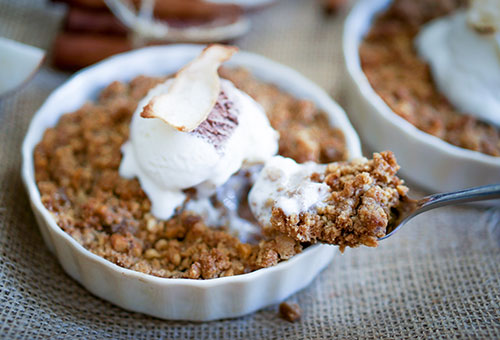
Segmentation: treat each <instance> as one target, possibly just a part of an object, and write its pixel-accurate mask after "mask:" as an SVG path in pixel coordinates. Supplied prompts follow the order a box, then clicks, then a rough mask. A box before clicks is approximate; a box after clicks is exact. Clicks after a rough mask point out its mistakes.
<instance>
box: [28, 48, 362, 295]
mask: <svg viewBox="0 0 500 340" xmlns="http://www.w3.org/2000/svg"><path fill="white" fill-rule="evenodd" d="M179 48H182V49H186V50H191V52H193V57H194V56H195V55H197V54H198V53H199V52H200V51H201V49H202V48H204V46H202V45H193V44H173V45H168V46H152V47H146V48H142V49H138V50H134V51H130V52H125V53H122V54H117V55H115V56H112V57H110V58H107V59H105V60H103V61H101V62H99V63H97V64H94V65H92V66H89V67H87V68H85V69H82V70H81V71H79V72H77V73H75V74H74V75H73V76H71V77H70V78H69V79H68V80H66V81H65V82H64V83H63V84H61V85H60V86H59V87H57V88H56V89H55V90H54V91H53V92H52V93H51V94H50V95H49V97H47V99H46V100H45V101H44V103H43V104H42V106H41V107H40V108H39V109H38V111H37V112H36V113H35V115H34V116H33V118H32V120H31V122H30V124H29V128H28V130H27V133H26V135H25V138H24V140H23V144H22V150H21V151H22V167H21V175H22V178H23V182H24V185H25V187H26V190H27V192H28V196H29V198H30V201H31V203H32V206H33V208H34V209H37V210H38V211H39V212H40V213H41V215H42V216H43V218H44V219H45V221H46V222H47V224H48V225H49V226H50V228H52V230H53V231H54V232H56V233H57V234H58V235H59V236H62V237H63V238H64V239H65V240H66V241H67V242H69V244H70V245H71V246H72V247H73V248H74V249H75V250H76V251H77V252H78V253H79V254H80V255H82V256H85V257H86V258H88V259H90V260H92V261H94V262H96V263H98V264H100V265H104V266H106V267H108V268H109V269H112V270H115V271H117V272H119V273H121V274H123V275H126V276H129V277H133V278H136V279H138V280H142V281H150V282H152V283H161V284H165V285H184V286H193V287H200V288H207V287H211V286H214V285H219V284H230V283H240V282H245V281H249V280H252V279H254V278H257V277H259V276H261V275H265V274H267V273H270V272H274V271H282V270H286V269H287V268H289V267H291V266H293V265H294V263H295V262H296V261H297V260H298V257H299V256H301V255H302V254H304V253H307V252H309V251H311V250H312V249H313V248H316V247H320V246H325V247H327V246H328V245H320V244H317V245H311V246H309V247H307V248H306V249H305V250H304V251H303V252H302V253H300V254H297V255H295V256H293V257H292V258H290V259H288V260H286V261H282V262H280V263H278V264H277V265H275V266H272V267H268V268H261V269H258V270H255V271H252V272H250V273H246V274H240V275H234V276H229V277H222V278H214V279H205V280H193V279H184V278H162V277H156V276H153V275H150V274H145V273H141V272H138V271H135V270H132V269H127V268H123V267H120V266H118V265H117V264H115V263H113V262H111V261H108V260H106V259H105V258H103V257H100V256H98V255H96V254H94V253H92V252H91V251H90V250H88V249H86V248H85V247H83V246H82V245H81V244H80V243H78V242H77V241H76V240H75V239H74V238H73V237H71V235H69V234H68V233H66V232H65V231H64V230H63V229H62V228H61V227H59V226H58V225H57V223H56V221H55V219H54V218H53V216H52V215H51V213H50V212H49V211H48V210H47V208H45V206H44V205H43V204H42V201H41V199H40V192H39V191H38V186H37V185H36V182H35V177H34V164H33V152H34V148H35V147H36V145H37V144H38V143H39V142H40V140H41V138H42V137H43V136H40V138H36V137H33V135H35V134H36V133H37V132H39V131H40V128H39V125H40V124H41V122H42V121H43V118H44V113H45V111H44V110H45V107H47V106H48V105H49V104H50V101H51V100H52V98H54V97H56V95H57V93H58V92H59V91H62V90H63V89H64V88H65V87H66V86H68V85H69V84H71V83H76V82H82V80H81V78H85V77H86V75H89V74H99V72H100V70H101V69H103V68H105V67H107V66H108V65H110V64H112V63H117V62H123V61H124V60H127V59H133V58H134V57H136V56H138V55H141V54H143V53H154V52H155V51H160V50H162V52H163V53H167V52H168V50H175V49H179ZM232 60H233V62H230V63H229V62H228V63H227V65H241V66H243V67H245V66H247V67H248V66H249V64H252V63H253V64H255V65H257V64H258V65H260V67H265V68H273V69H275V70H279V72H280V73H281V74H284V75H285V77H286V78H289V79H290V80H291V81H293V82H296V81H298V82H301V83H302V84H303V87H304V88H305V87H307V88H310V89H311V90H312V91H314V92H316V95H317V96H318V97H319V100H318V101H316V102H315V104H317V105H318V106H321V107H322V109H324V110H325V111H327V113H328V114H329V115H332V114H333V115H335V119H337V121H338V124H337V125H336V127H338V128H340V129H341V130H342V132H343V134H344V136H345V139H346V147H347V149H348V152H349V157H350V158H355V157H361V146H360V142H359V137H358V136H357V133H356V132H355V130H354V128H353V127H352V125H351V124H350V122H349V120H348V118H347V116H346V115H345V112H344V111H343V109H342V108H341V107H340V106H339V105H338V104H337V103H336V102H335V101H334V100H333V99H332V98H331V97H330V96H328V94H326V92H325V91H324V90H323V89H321V88H320V87H319V86H318V85H316V84H315V83H313V82H312V81H310V80H308V79H307V78H305V77H304V76H302V75H301V74H299V73H298V72H297V71H294V70H293V69H291V68H289V67H287V66H284V65H282V64H279V63H277V62H274V61H271V60H270V59H267V58H265V57H262V56H259V55H256V54H253V53H250V52H242V51H240V52H238V53H237V54H236V55H235V56H234V57H233V59H232ZM236 60H237V61H236ZM263 65H264V66H263ZM138 75H139V74H136V76H138ZM265 81H272V80H265ZM285 91H286V90H285ZM89 99H90V98H89ZM68 112H69V111H68ZM68 112H63V113H61V114H60V115H59V116H58V117H57V120H56V122H55V124H57V121H58V120H59V119H60V117H61V116H62V115H64V114H65V113H68ZM55 124H52V126H54V125H55ZM45 130H46V128H45V129H44V131H45ZM44 131H42V135H43V132H44Z"/></svg>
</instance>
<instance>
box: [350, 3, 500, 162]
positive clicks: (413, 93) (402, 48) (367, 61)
mask: <svg viewBox="0 0 500 340" xmlns="http://www.w3.org/2000/svg"><path fill="white" fill-rule="evenodd" d="M464 4H465V1H463V0H439V1H438V0H419V1H415V0H395V1H394V2H393V3H392V5H391V6H390V7H389V9H388V10H387V11H386V12H385V13H383V14H382V15H381V16H380V17H378V18H376V19H375V21H374V23H373V25H372V27H371V29H370V31H369V32H368V33H367V35H366V37H365V39H364V41H363V43H362V44H361V46H360V49H359V53H360V59H361V66H362V68H363V71H364V73H365V74H366V76H367V78H368V80H369V82H370V83H371V85H372V86H373V88H374V90H375V91H376V92H377V93H378V94H379V96H380V97H381V98H382V99H383V100H384V101H385V102H386V103H387V105H389V107H390V108H391V109H392V110H393V111H394V112H395V113H396V114H397V115H399V116H401V117H402V118H404V119H406V120H407V121H408V122H410V123H411V124H413V125H415V126H416V127H417V128H419V129H420V130H422V131H424V132H427V133H429V134H431V135H434V136H436V137H439V138H441V139H443V140H445V141H447V142H448V143H451V144H453V145H456V146H459V147H462V148H465V149H470V150H474V151H479V152H482V153H485V154H488V155H492V156H500V129H499V128H497V127H495V126H493V125H491V124H489V123H486V122H482V121H480V120H478V119H477V118H475V117H474V116H471V115H468V114H467V112H465V113H462V112H459V111H457V110H456V109H455V108H454V107H453V106H452V105H451V104H450V103H449V102H448V100H447V99H446V97H445V96H444V95H443V94H441V93H440V91H439V90H438V88H437V87H436V84H435V83H434V81H433V79H432V74H431V72H430V67H429V65H428V64H427V63H426V62H425V61H423V60H422V59H421V58H420V57H419V56H418V54H417V52H416V50H415V48H414V43H413V40H414V37H415V36H416V35H417V34H418V32H419V29H420V27H421V26H422V25H423V24H425V23H426V22H428V21H429V20H432V19H434V18H437V17H440V16H443V15H446V14H448V13H450V12H452V11H453V10H456V9H457V8H459V7H461V6H463V5H464Z"/></svg>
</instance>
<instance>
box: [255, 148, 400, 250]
mask: <svg viewBox="0 0 500 340" xmlns="http://www.w3.org/2000/svg"><path fill="white" fill-rule="evenodd" d="M320 169H321V168H319V169H318V170H320ZM264 170H265V169H264ZM398 170H399V165H398V164H397V162H396V158H395V157H394V154H393V153H392V152H390V151H385V152H381V153H375V154H374V155H373V159H372V160H367V159H365V158H360V159H356V160H353V161H351V162H336V163H331V164H328V166H326V170H321V172H315V173H312V174H311V175H310V180H311V182H313V183H314V182H315V183H320V184H323V185H326V186H327V188H328V189H327V190H328V194H327V195H323V196H324V200H323V202H321V204H319V205H317V206H316V207H314V209H307V210H303V211H298V212H293V213H291V214H290V213H289V212H287V211H286V209H284V208H282V207H281V206H280V205H279V204H277V202H279V201H278V200H275V201H274V202H273V203H272V204H271V206H270V207H269V209H271V212H272V216H271V218H270V223H269V224H268V225H267V228H268V229H272V230H277V231H279V232H281V233H284V234H286V235H288V236H290V237H292V238H293V239H295V240H298V241H300V242H310V243H315V242H323V243H329V244H335V245H338V246H339V247H340V250H341V251H343V250H344V249H345V247H357V246H359V245H365V246H369V247H376V246H377V245H378V241H377V240H378V238H380V237H383V236H384V235H385V233H386V228H387V226H388V225H389V223H390V222H391V221H392V220H393V219H394V218H396V217H397V215H398V214H397V213H394V210H397V208H398V207H399V206H400V205H401V203H402V202H404V201H405V200H407V198H406V194H407V192H408V188H407V187H406V186H404V185H403V181H402V180H401V179H399V178H398V177H397V176H396V173H397V171H398ZM256 185H258V183H257V184H256ZM280 195H282V196H287V195H289V192H287V188H286V187H285V188H283V189H282V190H281V191H280ZM292 195H297V193H296V192H293V193H292Z"/></svg>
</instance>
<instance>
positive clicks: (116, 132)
mask: <svg viewBox="0 0 500 340" xmlns="http://www.w3.org/2000/svg"><path fill="white" fill-rule="evenodd" d="M223 73H224V75H225V76H226V77H227V78H231V80H232V81H233V82H234V83H235V85H236V86H238V87H239V88H240V89H242V90H243V91H245V92H247V93H250V94H251V95H252V96H253V97H254V98H255V99H256V100H257V101H258V102H259V103H260V104H261V105H263V106H264V108H265V109H266V112H267V114H268V115H269V117H270V120H271V124H272V125H273V127H274V128H275V129H277V130H278V131H279V132H280V133H281V135H282V137H283V136H284V138H282V139H281V140H280V152H282V153H286V154H287V155H291V156H297V160H298V161H303V160H313V161H317V162H323V161H325V160H326V161H329V162H331V161H335V160H343V159H345V158H346V157H347V151H346V149H345V141H344V137H343V134H342V132H341V131H340V130H339V129H334V128H331V127H330V126H329V125H328V124H327V121H328V118H327V116H326V114H325V113H322V112H321V111H319V110H317V109H316V108H315V107H314V104H312V103H310V102H308V101H305V100H298V99H295V98H293V97H292V96H290V95H288V94H286V93H283V92H281V91H280V90H278V89H277V88H276V87H275V86H273V85H268V84H263V83H261V82H259V81H257V80H256V79H254V78H253V77H251V76H250V74H249V73H248V72H246V71H244V70H241V69H235V70H229V69H224V70H223ZM165 79H166V78H165V77H163V78H151V77H145V76H139V77H137V78H135V79H134V80H132V81H131V82H130V83H121V82H113V83H112V84H110V85H109V86H108V87H106V88H105V89H103V91H102V92H101V94H100V96H99V98H98V100H97V101H96V102H89V103H86V104H85V105H83V106H82V107H81V108H80V109H78V110H77V111H75V112H73V113H69V114H65V115H63V116H61V118H60V120H59V122H58V124H57V125H56V126H55V127H54V128H49V129H47V130H46V132H45V134H44V136H43V139H42V140H41V142H40V143H39V144H38V145H37V147H36V148H35V152H34V160H35V177H36V182H37V185H38V188H39V190H40V194H41V199H42V203H43V204H44V205H45V207H46V208H47V209H48V210H49V211H50V212H51V213H52V215H53V217H54V218H55V220H56V222H57V224H58V225H59V226H60V227H61V228H62V229H63V230H64V231H65V232H67V233H68V234H69V235H71V236H72V237H73V238H74V239H75V240H77V241H78V242H79V243H80V244H81V245H83V246H84V247H85V248H86V249H88V250H90V251H91V252H93V253H94V254H96V255H98V256H101V257H103V258H105V259H107V260H109V261H111V262H113V263H115V264H117V265H119V266H121V267H124V268H129V269H132V270H136V271H139V272H142V273H146V274H151V275H155V276H159V277H166V278H190V279H210V278H216V277H223V276H230V275H238V274H243V273H248V272H250V271H253V270H257V269H259V268H265V267H269V266H273V265H276V264H277V263H279V262H280V261H284V260H287V259H289V258H290V257H292V256H294V255H295V254H297V253H300V252H301V251H302V249H303V247H304V246H307V244H301V243H300V242H297V241H295V240H293V239H292V238H290V237H289V236H286V235H283V234H280V233H277V232H269V233H265V234H264V235H262V236H261V239H260V240H257V241H256V242H253V243H244V242H241V241H240V240H239V239H238V238H236V237H234V236H232V235H231V233H230V232H229V231H228V230H227V228H224V227H213V226H211V225H209V224H208V222H207V221H205V220H204V219H203V218H202V217H201V216H199V215H197V214H195V213H193V212H190V211H188V210H186V209H185V211H181V212H179V213H178V214H177V215H176V216H174V217H173V218H171V219H169V220H166V221H163V220H158V219H156V218H154V217H153V216H152V215H151V213H150V211H151V202H150V200H149V199H148V198H147V196H146V195H145V193H144V191H143V190H142V189H141V186H140V184H139V182H138V180H137V179H125V178H123V177H120V175H119V173H118V167H119V165H120V161H121V157H122V155H121V151H120V148H121V146H122V144H123V143H124V142H125V141H126V140H127V139H128V134H129V125H130V119H131V117H132V114H133V113H134V111H135V109H136V107H137V104H138V102H139V101H140V100H141V99H142V98H143V97H144V96H145V95H146V93H147V92H148V91H149V89H151V88H152V87H154V86H156V85H157V84H159V83H161V82H164V81H165ZM298 146H300V148H299V149H297V147H298ZM214 199H216V198H214ZM221 205H222V204H221ZM240 206H244V204H242V205H240ZM246 215H248V213H247V214H246ZM242 217H245V216H243V213H242Z"/></svg>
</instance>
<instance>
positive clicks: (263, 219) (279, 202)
mask: <svg viewBox="0 0 500 340" xmlns="http://www.w3.org/2000/svg"><path fill="white" fill-rule="evenodd" d="M325 170H326V165H325V164H317V163H314V162H307V163H303V164H298V163H297V162H295V161H294V160H293V159H291V158H286V157H282V156H275V157H273V158H271V159H270V160H269V161H267V163H266V164H265V166H264V169H262V171H261V172H260V174H259V176H258V177H257V180H256V181H255V183H254V185H253V187H252V189H251V190H250V193H249V195H248V202H249V204H250V210H251V211H252V213H253V215H254V216H255V218H256V219H257V220H258V221H259V223H260V224H261V225H262V226H268V225H269V224H270V221H271V215H272V208H273V207H275V208H279V209H281V210H282V211H283V213H284V214H285V215H287V216H292V215H297V216H298V215H300V213H306V212H313V211H314V210H315V209H316V208H318V207H320V206H322V205H324V201H325V200H326V199H327V198H328V197H329V195H330V189H329V187H328V185H327V184H325V183H317V182H313V181H312V180H311V175H312V174H313V173H324V171H325Z"/></svg>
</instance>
